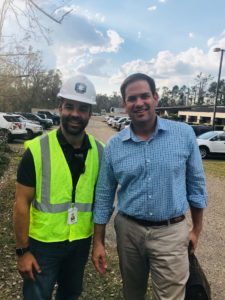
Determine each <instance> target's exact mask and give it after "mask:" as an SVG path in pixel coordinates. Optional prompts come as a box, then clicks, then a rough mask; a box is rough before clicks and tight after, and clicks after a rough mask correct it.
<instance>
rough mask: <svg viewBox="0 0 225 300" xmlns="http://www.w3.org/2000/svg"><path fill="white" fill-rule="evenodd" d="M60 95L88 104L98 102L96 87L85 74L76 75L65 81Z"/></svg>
mask: <svg viewBox="0 0 225 300" xmlns="http://www.w3.org/2000/svg"><path fill="white" fill-rule="evenodd" d="M58 97H62V98H65V99H69V100H75V101H79V102H84V103H88V104H96V92H95V87H94V85H93V83H92V82H91V81H90V80H89V79H88V78H87V77H86V76H84V75H76V76H74V77H71V78H69V79H67V80H66V81H65V82H63V84H62V87H61V89H60V91H59V93H58Z"/></svg>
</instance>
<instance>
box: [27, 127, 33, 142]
mask: <svg viewBox="0 0 225 300" xmlns="http://www.w3.org/2000/svg"><path fill="white" fill-rule="evenodd" d="M33 137H34V134H33V132H32V130H30V129H27V139H28V140H31V139H32V138H33Z"/></svg>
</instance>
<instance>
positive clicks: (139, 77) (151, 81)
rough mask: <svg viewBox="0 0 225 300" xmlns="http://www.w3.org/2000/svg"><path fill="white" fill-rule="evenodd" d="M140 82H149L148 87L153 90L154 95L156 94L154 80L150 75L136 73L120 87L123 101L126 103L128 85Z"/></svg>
mask: <svg viewBox="0 0 225 300" xmlns="http://www.w3.org/2000/svg"><path fill="white" fill-rule="evenodd" d="M138 80H145V81H147V82H148V85H149V87H150V89H151V92H152V94H153V95H154V94H155V93H156V87H155V81H154V79H152V78H151V77H149V76H148V75H146V74H143V73H134V74H131V75H129V76H128V77H127V78H126V79H125V80H124V82H123V83H122V84H121V86H120V92H121V95H122V98H123V101H125V90H126V88H127V86H128V84H130V83H132V82H135V81H138Z"/></svg>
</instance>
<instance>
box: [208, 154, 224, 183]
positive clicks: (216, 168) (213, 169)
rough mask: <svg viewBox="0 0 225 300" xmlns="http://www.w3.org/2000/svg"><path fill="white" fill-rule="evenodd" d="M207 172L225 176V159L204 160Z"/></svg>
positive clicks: (220, 176) (221, 176)
mask: <svg viewBox="0 0 225 300" xmlns="http://www.w3.org/2000/svg"><path fill="white" fill-rule="evenodd" d="M203 165H204V169H205V172H206V174H207V173H208V174H211V175H213V176H216V177H219V178H225V160H224V159H223V160H222V159H221V160H220V159H218V160H217V159H207V160H204V161H203Z"/></svg>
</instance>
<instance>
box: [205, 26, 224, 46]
mask: <svg viewBox="0 0 225 300" xmlns="http://www.w3.org/2000/svg"><path fill="white" fill-rule="evenodd" d="M207 45H208V47H210V48H211V50H212V49H213V48H222V49H225V30H224V31H223V32H222V33H221V34H220V35H219V36H217V37H211V38H209V39H208V41H207Z"/></svg>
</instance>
